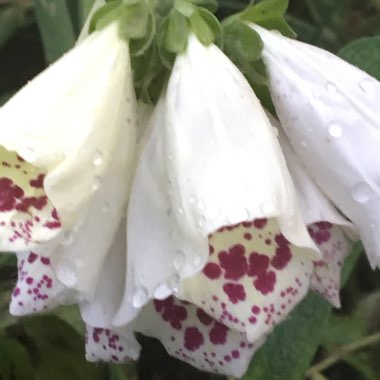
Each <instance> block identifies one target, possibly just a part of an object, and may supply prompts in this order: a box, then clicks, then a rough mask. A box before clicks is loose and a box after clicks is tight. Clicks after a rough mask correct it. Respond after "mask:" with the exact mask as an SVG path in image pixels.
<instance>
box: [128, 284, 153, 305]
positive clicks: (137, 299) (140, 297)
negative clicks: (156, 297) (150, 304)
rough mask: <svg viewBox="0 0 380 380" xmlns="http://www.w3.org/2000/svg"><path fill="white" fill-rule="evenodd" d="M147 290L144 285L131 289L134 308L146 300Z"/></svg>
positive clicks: (143, 303)
mask: <svg viewBox="0 0 380 380" xmlns="http://www.w3.org/2000/svg"><path fill="white" fill-rule="evenodd" d="M148 298H149V296H148V290H147V289H146V288H145V286H139V287H137V288H136V289H135V290H134V291H133V297H132V305H133V307H134V308H136V309H137V308H139V307H142V306H144V305H145V304H146V302H147V301H148Z"/></svg>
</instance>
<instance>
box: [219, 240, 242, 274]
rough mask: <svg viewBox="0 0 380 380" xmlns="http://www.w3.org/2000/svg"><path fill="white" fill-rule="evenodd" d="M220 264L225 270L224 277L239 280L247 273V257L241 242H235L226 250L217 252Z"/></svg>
mask: <svg viewBox="0 0 380 380" xmlns="http://www.w3.org/2000/svg"><path fill="white" fill-rule="evenodd" d="M218 257H219V260H220V266H221V267H222V268H223V269H224V270H225V274H224V276H225V278H226V279H229V280H235V281H236V280H239V279H240V278H242V277H243V276H244V275H245V274H246V273H247V268H248V264H247V259H246V257H245V248H244V246H242V245H241V244H236V245H234V246H233V247H232V248H230V249H229V250H228V252H225V251H222V252H220V253H219V256H218Z"/></svg>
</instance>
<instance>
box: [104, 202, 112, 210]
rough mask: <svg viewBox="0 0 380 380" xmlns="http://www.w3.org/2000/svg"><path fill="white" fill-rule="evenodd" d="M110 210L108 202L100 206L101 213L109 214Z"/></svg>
mask: <svg viewBox="0 0 380 380" xmlns="http://www.w3.org/2000/svg"><path fill="white" fill-rule="evenodd" d="M110 208H111V206H110V204H109V203H108V202H104V203H103V204H102V211H103V212H104V213H107V212H109V211H110Z"/></svg>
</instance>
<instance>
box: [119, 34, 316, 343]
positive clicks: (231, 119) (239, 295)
mask: <svg viewBox="0 0 380 380" xmlns="http://www.w3.org/2000/svg"><path fill="white" fill-rule="evenodd" d="M148 131H151V132H150V134H149V135H148V137H147V142H146V145H145V147H144V149H143V151H142V155H141V158H140V163H139V165H138V168H137V171H136V176H135V179H134V183H133V188H132V193H131V197H130V203H129V210H128V218H127V224H128V228H127V236H128V241H127V252H128V258H127V261H128V265H127V268H128V271H127V281H126V291H125V295H124V300H123V302H122V305H121V307H120V309H119V312H118V313H117V315H116V317H115V319H114V321H113V324H114V325H124V324H127V323H129V322H130V321H131V320H133V318H134V317H135V316H136V315H137V313H138V312H139V309H140V308H141V307H142V306H143V305H145V304H146V303H147V302H148V301H149V300H150V299H151V298H156V299H166V298H167V297H168V296H170V295H171V294H172V293H175V294H176V295H177V297H179V298H180V299H183V300H185V301H189V302H191V303H193V304H195V305H197V306H198V307H200V308H202V309H203V310H204V311H205V312H206V313H207V314H209V315H210V316H211V317H213V318H214V319H216V320H218V321H219V322H220V323H223V324H224V325H226V326H227V327H229V328H231V329H236V330H238V331H242V332H244V333H246V334H247V337H248V339H249V341H257V340H259V339H262V337H263V336H264V335H265V333H266V332H268V331H270V330H271V329H272V328H273V325H274V324H275V323H276V322H279V321H280V320H281V319H283V318H284V317H285V316H286V314H287V313H288V312H289V311H290V310H291V309H292V308H293V307H294V305H295V304H297V303H298V301H300V300H301V299H302V298H303V296H304V295H305V294H306V292H307V290H308V288H309V279H310V275H311V273H312V269H313V265H312V259H313V258H314V259H315V258H316V257H318V253H319V251H318V250H317V249H316V247H315V245H314V244H313V242H312V240H311V238H310V236H309V235H308V233H307V230H306V228H305V225H304V223H303V220H302V216H301V214H300V212H299V211H298V206H297V202H296V194H295V191H294V188H293V184H292V181H291V178H290V175H289V173H288V171H287V168H286V164H285V160H284V157H283V156H282V153H281V149H280V146H279V144H278V141H277V137H276V134H275V133H274V129H273V127H272V126H271V124H270V122H269V120H268V119H267V117H266V114H265V112H264V110H263V109H262V107H261V105H260V103H259V101H258V100H257V98H256V96H255V95H254V93H253V91H252V89H251V88H250V86H249V84H248V83H247V82H246V80H245V79H244V77H243V75H242V74H241V73H240V72H239V71H238V69H237V68H236V67H235V66H234V65H233V64H232V63H231V61H230V60H229V59H228V58H227V57H226V56H225V55H224V54H223V53H222V52H221V51H220V50H219V49H218V48H217V47H216V46H210V47H205V46H203V45H202V44H201V43H200V42H199V41H198V40H197V39H196V38H195V37H193V36H192V37H190V39H189V44H188V48H187V51H186V53H185V54H183V55H181V56H179V57H178V58H177V60H176V62H175V65H174V69H173V73H172V76H171V78H170V81H169V84H168V88H167V91H166V93H165V94H164V95H163V96H162V97H161V99H160V101H159V103H158V105H157V107H156V110H155V112H154V114H153V117H152V119H151V126H150V127H148ZM268 173H271V175H268ZM225 227H226V228H225ZM316 251H317V253H316ZM213 252H215V253H214V254H213ZM302 264H303V265H302ZM253 283H254V286H252V284H253ZM287 290H288V293H286V297H285V298H286V307H285V308H283V309H282V310H281V311H280V310H279V311H278V314H276V313H275V314H274V315H273V316H269V314H271V313H272V311H270V312H269V309H270V308H271V305H272V307H273V305H275V304H277V301H278V300H279V299H281V298H282V297H283V296H282V293H283V292H286V291H287ZM276 312H277V310H276ZM258 314H260V317H257V315H258ZM268 319H270V321H268Z"/></svg>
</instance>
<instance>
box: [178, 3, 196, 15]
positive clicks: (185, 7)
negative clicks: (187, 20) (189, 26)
mask: <svg viewBox="0 0 380 380" xmlns="http://www.w3.org/2000/svg"><path fill="white" fill-rule="evenodd" d="M174 7H175V9H176V10H177V11H178V12H179V13H182V14H183V15H184V16H185V17H191V15H192V14H193V12H194V11H195V9H196V8H195V7H194V5H193V4H192V3H190V2H189V1H187V0H176V2H175V5H174Z"/></svg>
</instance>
